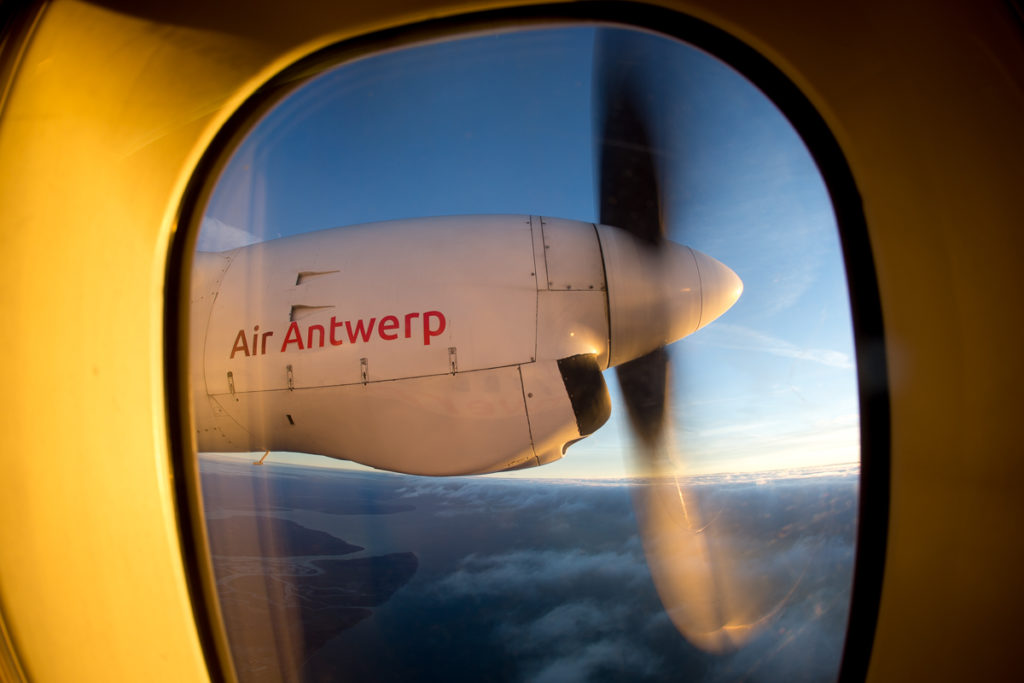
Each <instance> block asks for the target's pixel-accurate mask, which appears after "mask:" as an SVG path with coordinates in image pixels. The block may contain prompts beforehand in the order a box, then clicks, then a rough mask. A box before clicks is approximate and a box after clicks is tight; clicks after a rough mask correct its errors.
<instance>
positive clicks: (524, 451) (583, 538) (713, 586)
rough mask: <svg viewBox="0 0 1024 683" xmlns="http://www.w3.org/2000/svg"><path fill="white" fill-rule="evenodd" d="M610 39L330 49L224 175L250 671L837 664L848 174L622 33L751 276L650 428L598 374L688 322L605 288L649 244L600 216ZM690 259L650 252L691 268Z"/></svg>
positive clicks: (541, 33)
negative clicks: (648, 67) (840, 222)
mask: <svg viewBox="0 0 1024 683" xmlns="http://www.w3.org/2000/svg"><path fill="white" fill-rule="evenodd" d="M607 36H608V30H605V31H604V32H601V31H597V30H595V29H594V28H591V27H577V28H558V29H547V30H531V31H523V32H516V33H502V34H495V35H488V36H482V37H481V36H478V37H473V38H466V39H461V40H453V41H449V42H445V43H437V44H431V45H423V46H417V47H411V48H408V49H405V50H401V51H396V52H389V53H386V54H381V55H377V56H373V57H369V58H365V59H362V60H359V61H356V62H352V63H349V64H345V65H342V66H339V67H337V68H335V69H333V70H329V71H325V72H324V73H323V74H321V75H320V76H318V77H316V78H314V79H312V80H311V81H310V82H308V83H307V84H305V85H304V86H302V87H301V88H299V89H298V90H296V91H295V92H293V93H292V94H291V95H290V96H289V97H287V98H286V99H285V100H283V101H282V102H280V103H278V104H277V105H276V107H275V108H274V109H272V110H271V111H270V112H269V113H268V114H267V115H266V116H265V117H264V118H263V119H262V120H261V121H260V122H258V123H257V124H256V125H255V126H254V128H253V129H252V131H251V132H250V133H249V135H248V136H247V138H246V139H245V140H244V141H243V142H242V143H241V144H240V146H239V147H238V149H236V150H235V152H234V155H233V157H232V158H231V160H230V162H229V163H228V165H227V167H226V170H225V171H224V173H223V174H222V176H221V177H220V178H219V179H218V180H217V185H216V187H215V190H214V192H213V196H212V199H211V201H210V203H209V205H208V206H207V207H206V212H205V219H204V222H203V225H202V229H201V233H200V236H199V251H200V253H199V254H197V258H196V260H195V264H196V265H195V270H194V272H193V277H192V291H193V295H192V310H193V314H192V315H193V318H192V328H191V335H192V336H191V339H192V349H191V372H192V382H193V390H194V397H193V402H194V412H195V415H196V429H197V442H198V444H199V449H200V451H201V452H200V454H199V458H200V467H201V472H202V487H203V498H204V504H205V508H206V514H207V528H208V531H209V537H210V544H211V551H212V555H213V558H214V565H215V571H216V579H217V585H218V591H219V595H220V599H221V607H222V611H223V614H224V619H225V622H226V626H227V629H228V637H229V640H230V643H231V648H232V653H233V656H234V659H235V665H236V667H237V669H238V672H239V675H240V677H241V678H242V680H243V681H263V680H267V681H271V680H282V679H295V678H301V679H308V680H337V679H352V680H396V681H397V680H402V681H408V680H431V679H442V678H443V679H445V680H467V681H478V680H558V681H563V680H629V681H636V680H677V679H679V678H680V677H684V678H692V679H703V680H712V681H720V680H736V679H748V678H753V679H756V680H786V679H790V678H793V677H796V678H798V679H800V680H822V679H826V680H827V679H829V678H834V677H835V676H836V674H837V672H838V666H839V658H840V656H841V652H842V646H843V639H844V636H845V626H846V619H847V614H848V602H849V597H850V584H851V575H852V566H853V551H854V547H853V543H854V535H855V533H854V532H855V526H856V519H857V503H856V501H857V487H858V477H859V437H858V434H859V417H858V411H857V398H856V397H857V393H856V380H855V368H854V361H853V351H852V347H853V342H852V332H851V327H850V310H849V300H848V296H847V292H846V285H845V278H844V273H843V269H842V262H841V254H840V251H839V244H838V235H837V230H836V225H835V220H834V217H833V215H832V208H831V205H830V204H829V202H828V197H827V193H826V191H825V188H824V185H823V182H822V180H821V178H820V176H819V175H818V173H817V170H816V169H815V167H814V164H813V162H812V161H811V159H810V156H809V155H808V153H807V151H806V149H805V148H804V147H803V144H802V143H801V141H800V139H799V137H798V136H797V135H796V133H795V132H794V131H793V130H792V128H791V127H790V126H789V124H788V123H787V122H786V121H785V119H784V118H783V117H782V116H781V114H780V113H779V112H778V111H777V110H776V109H775V108H774V106H773V105H772V104H771V103H770V102H769V101H768V100H767V99H766V98H765V97H764V96H763V95H762V94H761V93H760V92H758V91H757V90H756V89H755V88H753V86H751V85H750V84H749V83H748V82H747V81H745V80H744V79H743V78H742V77H740V76H739V75H738V74H736V73H735V72H733V71H732V70H731V69H729V68H728V67H726V66H724V65H723V64H721V63H720V62H718V61H717V60H715V59H714V58H712V57H710V56H708V55H706V54H705V53H702V52H700V51H698V50H696V49H694V48H692V47H689V46H686V45H684V44H682V43H679V42H676V41H671V40H668V39H664V38H659V37H655V36H652V35H647V34H633V35H632V37H627V38H624V39H621V40H624V41H625V42H624V43H615V44H617V45H618V44H628V45H632V46H633V47H632V48H630V49H637V50H639V52H638V54H642V55H644V56H643V60H642V63H647V64H657V65H658V70H657V75H656V76H654V77H652V76H650V74H649V73H644V72H643V69H641V71H639V72H637V71H634V72H629V73H628V75H627V77H628V78H630V79H632V80H633V81H635V82H636V83H637V87H638V88H639V89H640V92H642V93H643V101H644V102H645V105H644V106H645V107H646V111H647V112H648V114H647V115H648V116H651V117H653V119H654V120H653V122H652V124H651V133H652V135H653V139H652V143H651V144H652V146H653V147H654V150H653V152H652V153H651V154H649V155H647V156H648V157H649V158H650V159H652V160H653V163H654V165H655V167H656V171H655V173H656V175H657V176H658V178H659V180H660V188H661V189H660V191H661V201H662V206H661V215H662V216H663V217H664V221H665V222H664V230H665V233H666V237H667V238H668V239H670V240H672V241H675V242H678V243H682V244H686V245H688V246H689V247H692V248H693V249H695V250H697V251H699V252H701V253H703V254H708V255H710V256H711V257H713V258H714V259H716V260H717V261H719V262H721V263H723V264H726V265H727V266H728V268H730V269H731V270H732V271H735V273H736V274H737V275H738V276H739V278H741V279H742V282H743V294H742V296H741V297H740V298H739V300H738V301H736V302H735V304H733V305H732V306H731V308H728V307H726V308H728V310H726V311H725V312H724V313H722V315H721V317H720V318H719V319H717V320H715V321H713V322H711V323H710V324H706V326H704V323H701V328H700V329H699V330H697V331H696V332H693V334H689V335H688V336H686V338H685V339H682V340H681V341H678V342H676V343H673V344H670V345H669V346H668V347H667V354H668V357H669V359H670V363H669V364H668V365H667V369H666V370H665V371H664V372H666V373H667V375H666V384H667V392H666V394H667V396H668V400H667V402H665V416H666V417H665V420H664V427H663V428H661V429H660V430H659V432H658V438H657V439H656V443H655V445H654V446H650V445H648V446H644V445H643V441H642V440H638V439H637V438H635V437H634V436H631V432H632V430H633V428H631V426H630V425H631V423H630V420H629V419H628V417H627V413H628V411H627V410H626V407H625V402H626V401H627V400H632V399H628V398H626V397H624V395H623V392H622V391H621V390H620V388H619V384H618V382H617V380H616V372H615V370H608V371H605V372H604V373H603V374H602V373H601V370H603V369H604V368H605V367H606V366H607V364H608V363H609V359H611V362H612V363H613V364H614V363H616V362H617V361H616V354H617V353H619V354H620V355H621V354H622V353H623V352H622V351H617V350H616V349H622V348H624V347H623V346H622V345H621V344H620V345H619V346H618V347H616V343H617V342H616V339H615V338H614V337H615V336H616V335H619V334H626V335H640V332H639V331H638V330H640V331H642V330H643V329H645V326H648V325H650V326H651V327H653V328H657V334H658V335H662V336H661V337H659V339H664V335H667V334H668V333H667V332H664V330H663V329H662V328H661V327H658V325H659V324H661V323H660V322H658V321H661V320H662V319H669V318H671V316H673V315H676V313H664V315H651V312H650V310H646V309H645V310H646V314H643V311H641V313H640V314H637V315H636V316H635V318H634V319H632V320H634V321H635V322H631V323H630V324H620V325H618V327H616V322H615V320H613V318H614V317H615V315H617V314H616V313H615V312H614V310H616V309H615V307H616V306H618V305H620V304H609V303H608V302H609V301H610V300H611V298H610V297H611V296H612V294H611V293H610V292H614V290H615V289H616V287H618V288H620V291H621V288H622V287H626V286H628V285H620V284H617V282H619V281H621V278H620V280H618V281H617V280H616V278H617V277H619V276H617V275H616V274H615V273H616V270H615V269H616V267H617V266H612V265H609V264H610V261H609V259H611V258H612V257H611V256H610V254H611V253H612V252H613V251H615V249H622V250H623V253H625V251H628V250H627V249H625V248H620V247H615V246H614V245H615V244H619V243H622V242H623V240H625V241H627V242H628V240H629V239H633V237H630V236H627V237H622V235H621V231H618V232H616V231H615V230H616V229H611V230H612V233H608V232H607V229H604V228H600V229H598V228H595V227H594V225H593V224H594V223H599V222H601V221H600V209H599V207H600V206H601V201H600V199H601V198H600V197H598V196H597V194H598V190H597V188H596V187H595V175H596V171H595V167H596V166H598V165H599V164H600V163H601V162H600V159H601V158H602V157H601V153H600V152H595V150H600V149H601V140H600V139H601V138H603V137H607V135H604V136H603V135H602V131H606V129H604V128H602V127H601V126H602V123H601V121H602V118H601V116H598V115H595V102H600V97H599V96H597V95H596V94H595V92H594V90H595V88H594V83H595V82H598V83H601V73H595V71H597V72H601V71H602V69H604V68H605V67H603V66H601V65H602V64H603V62H602V61H601V60H602V59H606V57H604V58H602V57H600V56H599V55H600V54H601V51H600V49H599V50H598V51H597V53H596V54H597V55H598V57H597V58H595V41H598V42H600V41H603V40H608V38H607ZM616 40H619V39H616ZM644 60H645V61H644ZM595 64H597V66H595ZM596 106H600V105H599V104H598V105H596ZM652 111H653V112H656V113H655V114H651V112H652ZM623 201H627V202H628V201H629V200H628V199H626V200H623ZM436 217H442V218H436ZM444 217H447V218H444ZM542 217H544V218H542ZM549 217H550V218H549ZM381 221H385V222H384V223H381ZM368 224H370V225H368ZM619 227H622V226H619ZM602 231H604V232H602ZM616 240H618V241H616ZM662 251H664V249H662ZM630 253H632V252H630ZM637 253H641V254H642V253H645V252H644V251H643V249H639V248H638V250H637ZM685 254H686V256H687V258H690V259H691V260H692V259H698V263H705V262H702V261H699V258H700V257H698V256H690V252H689V251H686V252H685ZM636 258H638V259H641V260H640V261H639V262H641V263H643V264H646V263H648V262H647V261H643V259H645V258H647V257H646V256H637V257H636ZM658 258H661V257H658ZM651 263H653V262H651ZM659 263H660V262H659ZM677 263H682V261H679V262H673V265H672V266H671V267H667V266H666V267H664V268H662V266H651V267H649V268H648V267H643V268H639V271H640V273H639V274H638V275H637V276H636V277H638V278H640V279H643V278H644V277H649V278H655V276H657V279H656V281H657V282H667V281H672V282H675V280H673V279H672V278H677V277H681V276H680V275H679V271H680V269H683V268H687V267H691V266H689V265H686V264H683V265H682V266H677V265H676V264H677ZM659 269H662V270H659ZM644 271H647V272H644ZM652 273H654V274H653V275H652ZM707 281H708V275H707V269H706V267H705V272H704V280H700V281H699V282H700V283H706V282H707ZM680 282H682V280H680ZM697 286H698V287H704V286H705V285H704V284H699V285H697ZM673 288H674V289H673V291H674V292H675V293H674V294H673V296H689V294H687V293H683V294H680V291H682V290H683V289H687V288H686V287H683V286H682V285H679V286H676V285H673ZM663 289H664V287H663ZM696 301H698V302H699V301H700V300H699V299H697V300H696ZM609 306H610V307H611V308H609ZM684 308H685V307H684ZM658 310H665V311H667V310H668V309H667V308H665V309H658ZM672 310H673V311H674V310H675V309H672ZM687 310H689V309H687ZM696 310H697V312H698V313H697V315H698V317H699V314H700V307H698V308H697V309H696ZM679 315H681V316H682V315H683V314H679ZM684 317H685V316H684ZM705 322H706V321H705ZM662 327H664V326H662ZM617 329H624V330H625V332H617V331H616V330H617ZM690 331H692V327H691V328H690V329H688V330H686V332H690ZM637 343H638V344H640V342H637ZM659 343H660V342H659ZM641 345H642V344H641ZM637 348H640V347H639V346H638V347H637ZM648 350H650V349H648V348H647V347H644V348H642V349H641V350H640V351H638V352H637V353H638V354H640V353H646V352H647V351H648ZM659 367H662V366H659ZM422 368H427V370H423V369H422ZM605 382H606V383H607V387H608V389H607V391H608V392H609V393H608V394H605V393H604V388H603V386H602V385H603V383H605ZM626 393H627V394H628V393H629V392H626ZM605 396H610V414H609V412H608V405H607V401H606V400H605V399H603V398H602V397H605ZM605 417H607V421H606V422H603V420H604V418H605ZM595 430H596V431H595ZM591 431H592V432H593V433H589V432H591ZM584 437H585V438H584ZM566 444H571V448H568V449H567V450H566ZM360 462H361V463H365V464H368V465H374V466H376V467H377V468H382V469H374V468H373V467H368V466H365V465H360V464H357V463H360ZM385 470H390V471H385ZM410 472H411V473H412V474H410ZM470 472H492V473H491V474H479V475H468V474H467V473H470ZM431 475H459V476H431Z"/></svg>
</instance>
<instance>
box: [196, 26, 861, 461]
mask: <svg viewBox="0 0 1024 683" xmlns="http://www.w3.org/2000/svg"><path fill="white" fill-rule="evenodd" d="M593 39H594V30H593V29H592V28H587V27H580V28H572V29H569V28H560V29H546V30H533V31H528V32H516V33H502V34H494V35H487V36H478V37H473V38H467V39H463V40H458V41H450V42H443V43H436V44H429V45H423V46H419V47H416V48H413V49H407V50H401V51H396V52H390V53H386V54H382V55H377V56H374V57H369V58H365V59H362V60H360V61H357V62H354V63H349V64H347V65H344V66H342V67H340V68H337V69H335V70H333V71H331V72H328V73H326V74H324V75H321V76H320V77H318V78H316V79H314V80H313V81H311V82H310V83H307V84H306V85H304V86H303V87H301V88H300V89H298V90H297V91H296V92H295V93H293V94H292V95H291V96H290V97H289V98H286V99H285V100H284V101H283V102H282V103H281V104H279V105H278V106H277V107H276V108H275V109H274V110H272V111H271V112H270V113H269V114H268V115H266V116H265V118H264V119H263V120H262V121H261V122H260V123H259V124H258V125H257V127H256V128H255V129H254V131H253V132H252V133H251V134H250V136H249V138H247V140H246V141H245V142H244V143H243V144H242V145H241V146H240V148H239V149H238V150H237V151H236V153H235V155H234V157H233V159H232V161H231V163H230V164H229V165H228V167H227V168H226V170H225V172H224V174H223V175H222V177H221V179H220V181H219V184H218V187H217V190H216V192H215V194H214V197H213V199H212V200H211V203H210V206H209V207H208V209H207V211H206V216H207V218H206V221H205V223H204V227H203V231H202V234H201V236H200V248H201V249H209V250H216V249H223V248H229V247H233V246H238V245H239V244H243V243H249V242H253V241H259V240H262V239H270V238H274V237H280V236H286V235H291V234H296V233H300V232H306V231H309V230H319V229H324V228H329V227H335V226H340V225H350V224H358V223H366V222H371V221H378V220H388V219H395V218H407V217H417V216H432V215H446V214H467V213H522V214H534V215H537V214H540V215H548V216H556V217H562V218H572V219H577V220H585V221H593V220H595V218H596V202H595V197H594V188H595V170H594V164H593V139H592V112H591V77H592V63H591V62H592V55H593ZM651 39H652V40H657V41H661V40H664V39H660V38H655V37H652V38H651ZM659 49H660V50H661V51H662V55H663V58H664V62H663V64H661V65H660V66H659V73H658V74H657V75H656V81H657V83H658V84H659V87H664V88H665V89H666V91H671V92H672V93H674V94H675V96H676V99H675V100H674V101H675V102H676V105H675V108H674V109H673V111H672V115H671V117H669V118H670V119H671V121H672V124H671V131H673V133H672V134H671V135H669V137H668V138H667V142H666V149H663V150H661V152H662V153H661V158H662V159H663V161H664V164H665V170H666V173H667V178H668V183H667V185H666V192H667V195H668V199H669V202H668V207H667V208H668V212H667V213H668V216H669V225H668V230H669V235H670V237H672V238H673V239H676V240H677V241H681V242H684V243H686V244H689V245H690V246H693V247H694V248H696V249H699V250H701V251H704V252H706V253H708V254H710V255H712V256H714V257H715V258H717V259H719V260H720V261H722V262H724V263H726V264H727V265H729V266H730V267H731V268H732V269H733V270H735V271H736V272H737V273H738V274H739V275H740V277H741V278H742V279H743V281H744V285H745V290H744V294H743V296H742V297H741V299H740V300H739V302H737V304H736V305H735V306H734V308H733V309H732V310H730V311H729V312H728V313H726V314H725V315H724V316H723V317H722V318H721V319H720V320H719V321H717V322H716V323H714V324H712V325H710V326H708V327H707V328H705V329H704V330H701V331H700V332H698V333H696V334H694V335H692V336H691V337H688V338H686V339H684V340H682V341H681V342H679V343H677V344H675V345H673V346H672V347H671V348H670V352H671V354H672V360H673V403H672V410H673V415H674V418H675V419H674V424H675V439H674V443H675V445H676V448H677V449H678V451H679V452H680V454H681V461H682V462H683V463H684V465H685V468H686V469H687V470H688V471H691V472H694V473H701V474H703V473H710V472H727V471H755V470H767V469H779V468H792V467H799V466H808V465H828V464H833V463H844V462H852V461H856V460H857V459H858V457H859V443H858V414H857V398H856V379H855V368H854V360H853V347H852V333H851V326H850V313H849V304H848V298H847V293H846V285H845V274H844V271H843V266H842V260H841V254H840V251H839V244H838V235H837V232H836V226H835V220H834V217H833V214H832V209H831V205H830V203H829V201H828V197H827V193H826V191H825V188H824V185H823V183H822V181H821V179H820V176H819V175H818V173H817V170H816V169H815V167H814V164H813V162H812V160H811V159H810V156H809V155H808V153H807V151H806V149H805V148H804V146H803V144H802V143H801V142H800V140H799V138H798V136H797V135H796V133H795V132H794V131H793V130H792V128H791V126H790V125H789V124H788V123H787V122H786V120H785V119H784V118H783V117H782V115H781V114H780V113H779V112H778V111H777V110H776V109H775V107H774V106H773V105H772V104H771V103H770V102H769V101H768V100H767V98H765V97H764V96H763V95H762V94H761V93H760V92H759V91H757V90H756V89H755V88H754V87H753V86H752V85H750V84H749V83H748V82H747V81H745V80H744V79H743V78H742V77H741V76H739V75H738V74H736V73H735V72H733V71H732V70H731V69H729V68H728V67H726V66H724V65H723V64H721V63H720V62H718V61H716V60H715V59H713V58H711V57H709V56H707V55H705V54H704V53H702V52H700V51H698V50H696V49H694V48H690V47H687V46H685V45H682V44H679V43H675V42H671V41H665V43H664V44H663V45H662V46H661V47H660V48H659ZM606 379H607V381H608V384H609V388H610V390H611V391H612V395H613V415H612V418H611V420H610V421H609V423H608V424H606V425H605V426H604V427H603V428H602V429H601V430H600V431H599V432H598V433H596V434H594V435H593V436H591V437H589V438H587V439H586V440H584V441H582V442H580V443H578V444H576V445H574V446H573V447H572V448H571V449H570V450H569V452H568V453H567V455H566V457H565V458H563V459H562V460H561V461H559V462H558V463H554V464H552V465H549V466H545V467H543V468H539V469H537V470H530V471H526V472H523V473H522V476H527V477H536V476H551V477H592V476H623V475H625V474H626V473H627V472H628V468H624V466H623V462H624V457H623V455H624V452H625V451H628V449H629V441H628V435H627V434H626V431H625V427H624V410H623V409H622V406H621V402H620V401H618V395H617V388H616V383H615V379H614V373H607V374H606ZM275 457H283V456H275Z"/></svg>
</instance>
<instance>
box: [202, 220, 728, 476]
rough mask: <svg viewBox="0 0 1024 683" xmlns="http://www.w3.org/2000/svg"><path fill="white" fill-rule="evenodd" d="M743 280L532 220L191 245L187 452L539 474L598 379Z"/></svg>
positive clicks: (599, 394)
mask: <svg viewBox="0 0 1024 683" xmlns="http://www.w3.org/2000/svg"><path fill="white" fill-rule="evenodd" d="M705 280H706V281H707V282H709V283H712V284H713V285H714V289H713V291H705V290H708V287H707V286H704V287H702V282H704V281H705ZM741 288H742V285H741V284H740V281H739V278H737V277H736V276H735V274H733V273H732V271H730V270H729V269H728V268H726V267H725V266H723V265H721V264H720V263H718V262H717V261H715V260H714V259H712V258H711V257H708V256H704V255H703V254H700V253H699V252H695V251H693V250H691V249H689V248H688V247H683V246H681V245H675V244H671V247H670V248H668V249H661V250H652V249H650V248H649V247H647V246H646V245H645V244H643V243H641V242H639V241H637V240H636V238H634V237H633V236H631V235H630V234H628V233H626V232H624V231H621V230H619V229H617V228H612V227H608V226H603V225H601V226H597V225H594V224H592V223H583V222H579V221H568V220H559V219H550V218H541V217H538V216H454V217H443V218H419V219H411V220H401V221H390V222H386V223H377V224H372V225H365V226H353V227H343V228H335V229H330V230H324V231H320V232H313V233H306V234H302V235H297V236H293V237H287V238H281V239H277V240H271V241H268V242H263V243H259V244H254V245H250V246H246V247H241V248H238V249H235V250H232V251H226V252H219V253H202V252H201V253H197V254H196V258H195V265H194V276H193V284H192V297H191V306H192V309H191V314H190V315H191V320H192V325H191V348H192V358H191V360H192V389H193V399H194V400H193V405H194V406H195V411H196V415H195V417H196V426H197V429H196V431H197V433H196V437H197V446H198V448H199V450H200V451H262V450H287V451H295V452H303V453H313V454H320V455H327V456H330V457H334V458H340V459H345V460H352V461H355V462H359V463H363V464H365V465H369V466H372V467H376V468H379V469H385V470H392V471H397V472H405V473H410V474H422V475H458V474H476V473H483V472H494V471H500V470H506V469H513V468H521V467H530V466H535V465H541V464H545V463H548V462H551V461H553V460H557V459H558V458H560V457H562V455H563V454H564V453H565V450H566V448H568V446H569V445H570V444H571V443H572V442H574V441H577V440H579V439H580V438H583V437H585V436H587V435H588V434H591V433H592V432H594V431H595V430H596V429H597V428H598V427H600V426H601V425H602V424H604V422H605V420H607V418H608V416H609V414H610V409H611V408H610V403H609V397H608V390H607V387H606V385H605V383H604V379H603V377H602V375H601V372H602V370H604V369H606V368H608V367H609V366H610V365H617V364H619V363H621V362H625V361H627V360H631V359H632V358H635V357H637V356H639V355H642V354H644V353H647V352H648V351H650V350H652V349H654V348H658V347H660V346H662V345H664V344H666V343H669V342H671V341H675V340H676V339H678V338H680V337H682V336H685V335H686V334H689V333H690V332H693V331H694V330H695V329H697V328H698V327H700V326H702V325H703V324H706V322H707V321H709V320H711V319H713V318H714V317H717V315H719V314H720V313H722V312H723V311H724V310H725V309H727V308H728V307H729V306H731V305H732V303H733V302H734V301H735V300H736V298H737V297H738V296H739V293H740V290H741ZM723 291H724V293H723Z"/></svg>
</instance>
